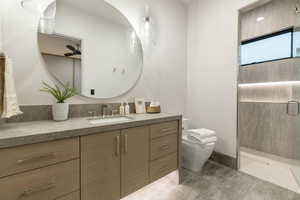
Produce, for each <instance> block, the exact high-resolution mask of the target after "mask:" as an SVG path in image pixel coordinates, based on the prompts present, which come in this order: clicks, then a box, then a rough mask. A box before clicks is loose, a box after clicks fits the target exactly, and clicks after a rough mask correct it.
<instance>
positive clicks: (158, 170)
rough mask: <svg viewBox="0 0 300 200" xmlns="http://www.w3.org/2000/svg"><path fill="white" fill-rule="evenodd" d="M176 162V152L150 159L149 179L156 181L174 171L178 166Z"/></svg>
mask: <svg viewBox="0 0 300 200" xmlns="http://www.w3.org/2000/svg"><path fill="white" fill-rule="evenodd" d="M177 163H178V157H177V153H174V154H171V155H169V156H167V157H164V158H161V159H158V160H155V161H152V162H151V164H150V181H151V182H153V181H156V180H157V179H159V178H162V177H164V176H165V175H167V174H169V173H171V172H172V171H175V170H176V169H177V168H178V167H177V166H178V165H177Z"/></svg>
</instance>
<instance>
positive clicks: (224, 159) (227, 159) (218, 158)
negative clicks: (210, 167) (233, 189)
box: [210, 151, 237, 170]
mask: <svg viewBox="0 0 300 200" xmlns="http://www.w3.org/2000/svg"><path fill="white" fill-rule="evenodd" d="M210 160H211V161H214V162H217V163H220V164H222V165H225V166H227V167H230V168H232V169H235V170H237V159H236V158H233V157H231V156H228V155H225V154H222V153H219V152H215V151H214V152H213V154H212V156H211V157H210Z"/></svg>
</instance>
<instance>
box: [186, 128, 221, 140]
mask: <svg viewBox="0 0 300 200" xmlns="http://www.w3.org/2000/svg"><path fill="white" fill-rule="evenodd" d="M187 133H188V134H189V135H191V136H195V137H199V138H209V137H216V136H217V134H216V132H215V131H212V130H208V129H205V128H201V129H190V130H187Z"/></svg>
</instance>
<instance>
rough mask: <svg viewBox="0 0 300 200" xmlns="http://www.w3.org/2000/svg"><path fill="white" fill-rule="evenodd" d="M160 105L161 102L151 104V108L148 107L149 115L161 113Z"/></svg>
mask: <svg viewBox="0 0 300 200" xmlns="http://www.w3.org/2000/svg"><path fill="white" fill-rule="evenodd" d="M160 112H161V109H160V103H159V102H151V104H150V106H148V107H147V113H149V114H155V113H160Z"/></svg>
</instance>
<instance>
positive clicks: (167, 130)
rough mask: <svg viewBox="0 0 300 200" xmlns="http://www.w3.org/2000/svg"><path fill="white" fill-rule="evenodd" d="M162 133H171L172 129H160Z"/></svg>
mask: <svg viewBox="0 0 300 200" xmlns="http://www.w3.org/2000/svg"><path fill="white" fill-rule="evenodd" d="M161 131H162V132H163V133H165V132H170V131H173V128H163V129H161Z"/></svg>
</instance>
